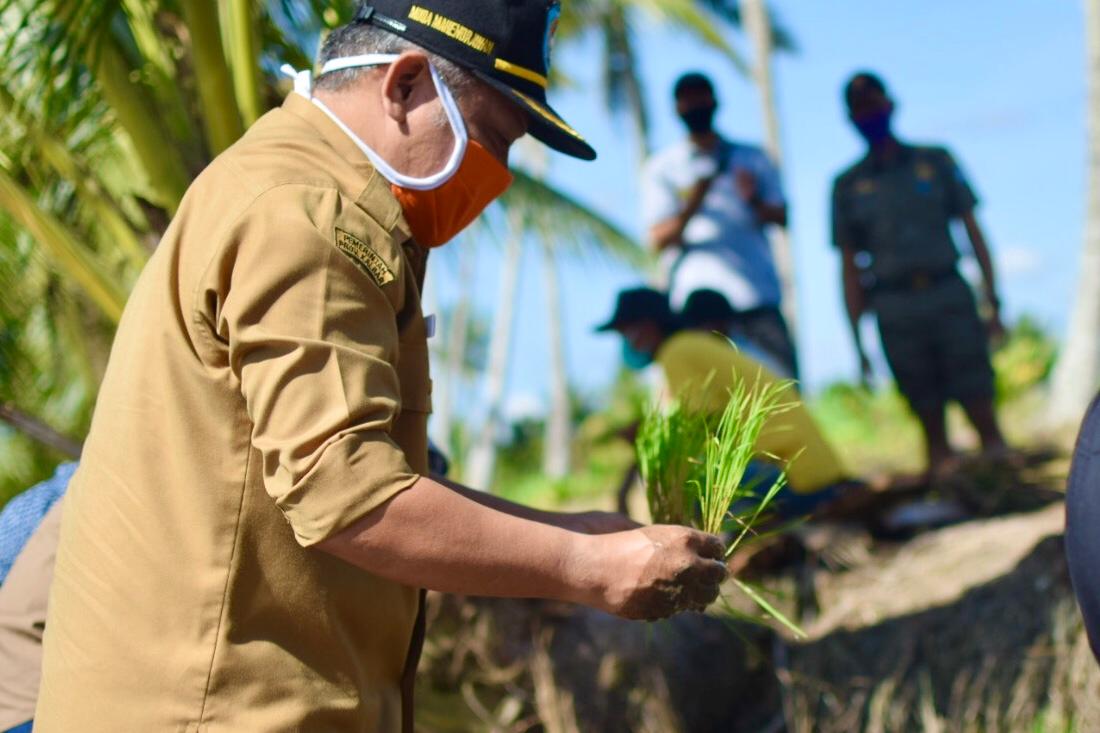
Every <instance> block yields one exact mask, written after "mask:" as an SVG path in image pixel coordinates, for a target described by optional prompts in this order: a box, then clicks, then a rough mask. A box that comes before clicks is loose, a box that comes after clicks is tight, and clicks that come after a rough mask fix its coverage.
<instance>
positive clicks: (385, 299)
mask: <svg viewBox="0 0 1100 733" xmlns="http://www.w3.org/2000/svg"><path fill="white" fill-rule="evenodd" d="M408 239H409V234H408V229H407V225H406V224H405V222H404V220H403V217H402V214H401V209H400V205H399V204H398V203H397V201H396V200H395V199H394V197H393V195H392V194H391V192H390V190H389V186H388V184H387V183H386V182H385V180H384V179H383V178H381V176H380V175H379V174H377V173H376V172H375V171H374V169H373V168H372V167H371V166H370V164H369V163H368V161H367V159H366V158H365V157H364V155H363V154H362V152H361V151H360V150H359V149H358V148H357V147H356V146H355V144H354V143H353V141H352V140H351V139H350V138H348V137H347V136H346V135H345V134H344V133H343V132H341V131H340V129H339V128H338V127H337V126H336V125H335V124H334V123H333V122H332V121H331V120H330V119H329V118H328V117H327V116H326V115H325V114H324V113H323V112H322V111H321V110H320V109H318V108H317V107H315V106H314V105H313V104H311V103H310V102H309V101H308V100H306V99H305V98H304V97H300V96H298V95H297V94H292V95H290V97H289V98H288V100H287V102H286V103H285V104H284V105H283V106H282V108H280V109H277V110H275V111H273V112H271V113H269V114H267V115H266V116H265V117H264V118H263V119H261V120H260V121H259V122H258V123H257V124H256V125H255V126H254V127H253V128H252V129H251V130H249V132H248V133H247V134H246V135H245V136H244V138H243V139H242V140H241V141H240V142H238V143H237V144H236V145H234V146H233V147H232V148H231V149H230V150H228V151H227V152H226V153H225V154H224V155H222V156H220V157H219V158H218V159H217V160H215V161H214V162H213V163H212V164H211V165H210V166H209V168H208V169H207V170H206V171H204V172H203V173H202V175H201V176H200V177H199V178H198V180H197V181H196V182H195V183H194V185H192V186H191V189H190V190H189V191H188V193H187V196H186V197H185V198H184V201H183V203H182V205H181V207H180V210H179V212H178V214H177V216H176V218H175V219H174V220H173V222H172V224H171V226H170V227H169V229H168V231H167V232H166V234H165V236H164V239H163V240H162V242H161V244H160V246H159V248H158V249H157V251H156V253H155V254H154V255H153V257H152V259H151V260H150V262H149V264H148V266H147V267H146V269H145V271H144V273H143V274H142V276H141V278H140V280H139V282H138V284H137V286H136V287H135V289H134V292H133V294H132V295H131V297H130V301H129V303H128V304H127V307H126V311H125V314H124V315H123V318H122V322H121V324H120V326H119V329H118V335H117V337H116V340H115V344H114V347H113V350H112V353H111V358H110V364H109V366H108V369H107V375H106V378H105V380H104V382H103V386H102V389H101V392H100V395H99V401H98V403H97V405H96V411H95V416H94V419H93V423H92V429H91V433H90V436H89V438H88V441H87V443H86V446H85V448H84V455H83V459H82V462H81V464H80V468H79V470H78V471H77V474H76V476H75V478H74V479H73V483H72V485H71V488H70V490H69V494H68V496H67V498H66V508H65V514H64V517H63V519H62V528H61V540H60V545H59V548H58V555H57V567H56V575H55V581H54V587H53V591H52V596H51V599H50V608H49V617H48V621H47V625H46V638H45V652H44V655H45V659H44V664H43V679H42V689H41V696H40V699H39V706H38V710H37V716H36V721H35V731H37V732H39V733H51V732H53V731H58V732H60V731H65V732H66V733H68V732H71V731H82V732H85V733H93V732H94V731H104V732H107V731H110V732H111V733H118V731H188V732H189V733H190V732H198V731H203V732H208V733H215V732H221V731H226V732H230V733H241V732H243V731H363V732H364V733H366V732H371V733H373V732H375V731H384V732H389V731H396V730H398V729H400V727H401V717H402V716H401V707H402V690H401V687H402V682H403V673H404V672H405V669H406V665H407V657H410V656H415V655H410V654H409V651H410V639H411V637H412V636H413V630H414V626H415V621H416V618H417V610H418V592H417V590H416V589H413V588H409V587H406V586H403V585H400V584H398V583H394V582H391V581H388V580H384V579H382V578H378V577H375V576H372V575H370V574H368V573H366V572H364V571H362V570H360V569H357V568H355V567H353V566H352V565H350V564H347V563H345V562H343V561H342V560H338V559H336V558H335V557H332V556H330V555H328V554H326V553H324V552H321V551H319V550H316V549H311V546H312V545H314V544H316V543H317V542H320V541H321V540H324V539H325V538H327V537H330V536H331V535H333V534H335V533H338V532H339V531H341V530H343V529H345V528H346V527H348V526H349V525H351V524H353V523H354V522H356V521H357V520H359V519H360V518H362V517H363V516H364V515H365V514H367V513H368V512H370V511H371V510H372V509H374V508H376V507H378V506H379V505H380V504H382V503H383V502H385V501H386V500H388V499H390V498H391V497H393V496H394V495H395V494H397V493H398V492H401V491H403V490H405V489H408V488H409V487H411V486H412V485H413V484H414V482H415V481H416V480H417V478H418V475H419V473H421V472H424V471H426V465H425V464H426V462H427V434H426V424H427V416H428V412H429V410H430V397H429V394H430V382H429V378H428V352H427V342H426V330H425V324H424V319H423V317H422V314H421V309H420V293H419V288H420V285H419V283H418V280H419V279H420V278H421V277H422V275H423V266H424V262H425V259H426V255H425V254H424V253H423V251H422V250H419V249H418V248H416V247H415V246H412V245H410V244H409V243H408ZM403 245H405V246H404V247H403ZM414 260H415V261H414ZM413 664H415V661H413Z"/></svg>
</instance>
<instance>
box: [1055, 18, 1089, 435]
mask: <svg viewBox="0 0 1100 733" xmlns="http://www.w3.org/2000/svg"><path fill="white" fill-rule="evenodd" d="M1084 16H1085V53H1086V58H1085V64H1086V66H1085V80H1086V84H1087V87H1088V103H1087V117H1088V119H1087V122H1088V151H1089V153H1088V191H1087V195H1086V200H1087V205H1086V211H1085V217H1086V218H1085V241H1084V245H1083V247H1082V251H1081V266H1080V270H1079V272H1080V275H1079V276H1078V284H1077V293H1076V296H1075V298H1076V301H1075V303H1074V306H1073V312H1072V315H1071V317H1070V322H1069V328H1068V329H1067V331H1066V335H1065V338H1064V340H1063V343H1062V355H1061V357H1060V358H1059V359H1058V363H1057V365H1056V367H1055V370H1054V379H1053V384H1052V385H1051V400H1050V406H1049V414H1048V418H1049V420H1050V422H1051V424H1052V426H1053V427H1058V428H1061V427H1070V426H1074V425H1076V424H1077V422H1078V421H1079V420H1080V419H1081V416H1082V415H1083V414H1084V413H1085V409H1086V408H1087V407H1088V404H1089V402H1090V401H1091V400H1092V398H1093V396H1094V395H1095V394H1096V389H1097V387H1098V386H1100V0H1084Z"/></svg>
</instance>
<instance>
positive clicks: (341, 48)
mask: <svg viewBox="0 0 1100 733" xmlns="http://www.w3.org/2000/svg"><path fill="white" fill-rule="evenodd" d="M557 11H558V6H557V4H556V3H551V2H548V1H547V0H507V1H506V0H496V1H494V2H482V3H468V2H459V1H457V0H454V1H443V0H439V1H437V2H427V1H426V0H425V1H424V2H421V3H420V4H411V3H408V2H401V1H400V0H386V1H385V2H374V3H372V4H371V5H369V6H368V5H364V6H361V7H360V9H359V12H358V14H357V16H356V19H355V21H354V22H353V23H352V24H351V25H349V26H347V27H345V28H343V29H340V30H337V31H335V32H334V33H333V34H332V35H331V36H330V37H329V39H328V40H327V41H326V44H325V47H324V49H323V50H322V54H321V56H322V62H323V67H322V75H321V77H320V78H319V80H318V83H317V88H316V90H314V89H313V86H312V83H311V79H310V75H309V74H308V73H298V74H297V75H296V81H295V90H296V91H295V93H293V94H291V95H290V96H289V97H288V99H287V101H286V103H285V104H284V105H283V106H282V108H280V109H278V110H275V111H273V112H271V113H270V114H268V115H267V116H265V117H264V118H263V119H261V120H260V121H259V122H257V124H256V125H255V126H254V127H253V128H252V129H251V130H250V131H249V132H248V134H247V135H245V137H244V138H243V139H242V140H241V141H240V142H239V143H238V144H236V145H235V146H233V148H231V149H230V150H229V151H227V152H226V153H225V154H224V155H222V156H221V157H220V158H218V159H217V160H216V161H214V162H213V163H212V164H211V165H210V167H209V168H208V169H207V170H206V171H205V172H204V173H203V174H202V175H201V176H200V177H199V178H198V180H197V181H196V182H195V184H194V185H193V186H192V187H191V189H190V191H189V192H188V194H187V196H186V197H185V199H184V201H183V203H182V205H181V207H180V210H179V212H178V214H177V216H176V218H175V220H174V221H173V223H172V225H171V226H170V227H169V230H168V232H167V233H166V235H165V237H164V240H163V241H162V242H161V244H160V247H159V248H158V250H157V252H156V254H155V255H154V256H153V258H152V259H151V261H150V263H149V265H148V267H147V268H146V270H145V272H144V273H143V275H142V277H141V279H140V281H139V282H138V284H137V286H136V288H135V290H134V292H133V294H132V295H131V298H130V302H129V303H128V305H127V308H126V312H125V314H124V316H123V319H122V322H121V324H120V326H119V331H118V335H117V338H116V342H115V345H114V349H113V351H112V355H111V360H110V365H109V367H108V370H107V375H106V378H105V380H104V383H103V386H102V391H101V398H100V400H99V403H98V404H97V407H96V413H95V417H94V420H93V425H92V429H91V433H90V435H89V437H88V440H87V443H86V445H85V449H84V454H83V458H82V463H81V466H80V468H79V470H78V472H77V474H76V477H75V478H74V480H73V484H72V486H71V488H70V490H69V494H68V496H67V498H66V507H65V514H64V516H63V518H62V528H61V540H60V545H59V548H58V554H57V564H56V568H55V580H54V586H53V591H52V596H51V600H50V609H49V617H48V620H47V623H46V637H45V658H44V664H43V676H42V687H41V692H40V698H39V705H38V709H37V714H36V720H35V730H36V731H44V732H46V733H50V732H53V731H77V730H79V731H93V732H94V731H111V732H112V733H116V732H117V731H188V732H198V731H204V732H211V733H213V732H215V731H217V732H221V731H232V732H234V733H238V732H241V731H397V730H402V729H403V730H411V729H412V716H411V711H410V704H411V698H410V696H409V690H410V688H411V683H412V679H413V675H414V674H415V668H416V660H417V656H418V653H419V637H420V634H421V632H422V627H421V626H420V624H418V608H419V602H418V601H419V592H418V590H417V589H418V588H423V587H427V588H434V589H437V590H441V591H445V592H462V593H469V594H480V595H496V596H512V597H543V598H553V599H560V600H566V601H573V602H579V603H586V604H589V605H592V606H595V607H597V608H601V609H604V610H607V611H609V612H612V613H617V614H620V615H623V616H627V617H631V618H660V617H664V616H667V615H669V614H672V613H675V612H676V611H679V610H684V609H699V608H702V607H703V606H705V605H706V604H707V603H709V602H710V601H712V600H713V599H714V598H715V597H716V595H717V592H718V584H719V583H720V582H721V580H722V579H723V578H724V577H725V574H726V569H725V566H724V565H723V564H722V563H721V562H720V561H719V559H718V558H720V557H721V554H722V547H721V543H720V541H719V540H718V539H717V538H714V537H711V536H708V535H704V534H701V533H698V532H695V531H693V530H690V529H686V528H680V527H648V528H635V527H633V525H631V524H629V523H628V522H627V521H626V520H624V519H622V518H617V519H616V518H611V517H608V516H592V515H581V516H575V515H557V514H550V513H543V512H536V511H534V510H528V509H525V508H522V507H518V506H515V505H512V504H509V503H507V502H504V501H501V500H498V499H494V498H492V497H487V496H484V495H481V494H478V493H477V492H473V491H471V490H469V489H465V488H463V487H459V486H454V485H444V484H441V483H439V482H436V481H434V480H432V479H430V478H428V477H427V475H426V466H425V463H426V447H427V439H426V422H427V416H428V412H429V410H430V380H429V376H428V351H427V347H426V337H427V329H426V327H425V321H424V318H423V316H422V314H421V306H420V292H421V286H422V280H423V275H424V266H425V260H426V250H425V249H424V248H423V246H424V245H435V244H442V243H443V242H446V241H447V240H448V239H450V238H451V237H453V236H454V234H455V233H457V231H458V230H459V229H461V228H463V227H464V226H466V225H467V224H468V223H469V222H470V220H471V219H472V218H473V217H474V216H476V215H477V214H478V213H479V212H480V211H481V210H482V209H483V208H484V207H485V206H486V205H487V204H488V203H489V202H490V201H491V200H492V199H493V198H495V197H496V196H497V195H499V194H500V193H501V192H502V191H503V190H504V188H506V186H507V184H508V183H509V181H510V175H509V174H508V171H507V168H506V161H507V155H508V149H509V147H510V146H511V144H512V143H513V142H514V141H515V140H516V139H517V138H519V137H520V136H522V135H523V134H524V133H525V132H530V133H531V134H533V135H534V136H536V137H537V138H539V139H540V140H542V141H543V142H545V143H547V144H548V145H550V146H551V147H554V148H556V149H559V150H562V151H564V152H566V153H569V154H572V155H575V156H578V157H583V158H592V157H594V155H595V153H594V152H593V151H592V150H591V148H590V147H588V145H587V144H586V143H584V141H583V140H582V139H581V138H580V137H579V136H578V135H577V134H576V133H575V132H573V130H572V129H571V128H570V127H569V126H568V125H566V124H565V123H564V122H563V121H561V119H560V118H559V117H558V116H557V115H556V114H555V113H554V112H553V110H551V109H550V108H549V107H548V106H547V105H546V103H545V86H546V74H547V72H548V68H547V66H548V62H549V57H548V53H547V51H548V48H549V41H550V36H551V35H552V32H553V28H554V27H555V25H556V17H557ZM452 90H453V93H452ZM616 530H619V531H616ZM587 532H592V534H588V533H587ZM597 532H608V533H607V534H596V533H597Z"/></svg>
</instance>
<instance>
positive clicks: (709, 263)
mask: <svg viewBox="0 0 1100 733" xmlns="http://www.w3.org/2000/svg"><path fill="white" fill-rule="evenodd" d="M673 95H674V97H675V100H676V111H677V113H678V114H679V116H680V119H682V120H683V122H684V125H685V126H686V127H687V129H688V136H687V137H686V138H685V139H683V140H680V141H679V142H677V143H675V144H673V145H671V146H670V147H668V148H666V149H664V150H662V151H660V152H659V153H657V154H656V155H654V156H653V157H652V158H651V159H650V160H649V161H648V162H647V163H646V167H645V171H644V173H643V176H642V217H643V221H644V222H645V224H646V226H647V228H648V238H649V242H650V245H651V246H652V247H653V249H654V250H655V251H656V252H658V253H659V255H660V258H661V264H662V268H661V269H662V271H663V274H664V277H665V280H666V282H665V283H664V284H665V285H666V286H667V289H668V292H669V298H670V300H671V305H672V307H673V308H674V309H677V310H679V309H681V308H682V307H683V306H684V303H685V302H686V301H687V298H688V296H689V295H690V294H691V293H693V292H695V291H696V290H700V289H709V290H714V291H717V292H719V293H721V294H722V295H724V296H725V297H726V299H727V300H728V301H729V303H730V305H732V306H733V308H734V309H735V310H736V311H737V312H738V313H739V314H741V320H742V322H743V323H744V329H745V332H746V336H747V337H748V338H749V339H751V340H752V341H754V342H755V343H756V345H757V346H758V347H759V348H761V349H763V350H764V351H766V352H767V353H768V354H769V355H771V356H772V357H773V358H774V359H775V360H776V361H777V362H779V363H780V364H782V365H783V366H784V369H785V371H786V372H788V373H790V374H792V375H797V374H798V359H797V355H796V351H795V347H794V344H793V342H792V340H791V337H790V332H789V331H788V329H787V324H786V322H785V320H784V319H783V316H782V313H781V312H780V301H781V290H780V285H779V275H778V273H777V272H776V268H775V260H774V257H773V255H772V251H771V246H770V245H769V243H768V237H767V232H766V231H765V230H766V227H768V226H770V225H775V226H783V227H785V226H786V225H787V203H786V200H785V198H784V195H783V190H782V188H781V186H780V182H779V173H778V171H777V170H776V168H775V166H774V165H773V163H772V162H771V160H770V159H769V158H768V156H767V154H766V153H765V152H764V151H763V150H761V149H760V148H758V147H756V146H753V145H747V144H744V143H739V142H734V141H732V140H729V139H727V138H725V137H723V136H722V135H721V134H719V133H718V132H717V131H715V129H714V114H715V112H716V111H717V109H718V102H717V99H716V96H715V93H714V86H713V84H712V83H711V81H710V80H709V79H708V78H707V77H705V76H703V75H702V74H698V73H694V72H693V73H689V74H685V75H683V76H682V77H680V79H679V80H678V81H677V82H676V85H675V88H674V91H673Z"/></svg>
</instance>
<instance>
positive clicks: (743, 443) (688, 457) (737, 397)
mask: <svg viewBox="0 0 1100 733" xmlns="http://www.w3.org/2000/svg"><path fill="white" fill-rule="evenodd" d="M734 384H735V386H734V387H733V388H732V389H731V390H730V391H729V399H728V401H727V402H726V405H725V408H724V409H723V411H722V413H721V415H719V416H718V417H717V419H716V421H715V418H713V417H711V416H708V415H707V414H706V412H704V411H703V410H700V409H697V408H695V407H693V406H691V404H690V403H688V402H686V400H685V397H684V396H683V395H681V396H680V397H679V398H678V399H676V400H674V401H673V402H672V403H671V404H670V405H669V406H668V407H667V408H665V409H663V410H662V409H661V408H659V407H653V408H651V409H650V410H649V411H648V412H647V413H646V415H645V417H644V418H643V420H642V423H641V425H640V426H639V429H638V436H637V440H636V443H635V449H636V453H637V456H638V468H639V471H640V473H641V476H642V481H643V483H644V484H645V488H646V497H647V499H648V502H649V509H650V514H651V515H652V517H653V521H654V522H658V523H663V524H683V525H688V526H694V527H696V528H697V529H700V530H702V531H703V532H708V533H710V534H715V535H722V534H723V533H726V532H728V533H729V534H730V535H731V537H732V540H731V541H730V544H729V546H728V547H727V549H726V557H729V556H730V555H731V554H732V553H733V552H734V551H735V550H736V549H737V548H738V547H739V546H741V544H742V543H743V542H744V541H745V540H746V539H747V538H749V537H750V535H752V534H753V530H754V528H755V527H756V525H757V524H758V522H759V520H760V519H761V517H762V516H763V515H764V513H765V512H766V510H767V508H768V505H769V504H770V503H771V502H772V500H773V499H774V498H775V496H776V494H778V493H779V491H780V490H781V489H782V488H783V487H784V486H785V485H786V472H785V471H783V472H781V473H780V474H779V477H778V478H777V479H776V480H775V481H774V482H773V483H772V485H771V486H769V487H768V489H767V490H766V491H764V492H763V493H760V492H758V489H759V484H760V481H759V480H756V481H746V480H745V473H746V471H747V469H748V467H749V463H750V462H751V461H752V460H754V459H757V458H761V457H764V458H769V459H771V460H772V461H776V460H777V459H776V457H774V456H768V455H765V454H763V453H761V451H759V450H758V449H757V447H756V445H757V442H758V441H759V438H760V435H761V433H762V432H763V431H764V428H765V426H766V424H767V422H768V421H769V420H770V419H771V418H772V417H774V416H775V415H778V414H780V413H782V412H785V411H786V410H789V409H791V408H792V407H793V406H794V405H793V404H792V403H788V402H783V401H782V399H783V394H784V392H785V391H786V390H787V389H788V388H789V387H790V385H791V383H790V382H786V381H783V382H773V383H770V384H764V383H763V381H762V379H761V378H760V376H759V375H757V378H756V379H755V380H754V381H753V382H752V383H751V384H750V383H747V381H746V380H742V379H737V378H735V379H734ZM734 584H735V585H736V586H737V588H738V589H739V590H740V591H741V592H742V593H744V594H745V595H747V596H748V597H749V598H750V599H751V600H752V601H753V602H754V603H755V604H756V605H757V606H758V607H759V608H760V609H761V610H762V611H764V613H765V614H767V615H768V616H771V617H772V618H775V619H776V620H777V621H779V622H780V623H781V624H783V625H784V626H787V627H788V628H790V629H791V630H792V631H793V632H794V633H795V634H796V635H800V634H801V633H802V632H801V630H800V629H798V627H797V626H795V625H794V624H793V623H792V622H791V621H790V620H789V619H787V618H786V617H784V616H783V614H781V613H780V612H779V611H778V610H777V609H776V608H774V607H773V606H772V605H771V604H770V603H768V601H767V600H766V599H765V598H764V597H763V596H762V595H761V594H760V593H759V592H758V591H756V589H754V588H752V587H751V586H749V585H747V584H745V583H743V582H741V581H740V580H738V579H736V578H735V579H734ZM757 620H759V619H757Z"/></svg>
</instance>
